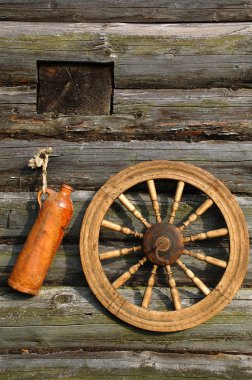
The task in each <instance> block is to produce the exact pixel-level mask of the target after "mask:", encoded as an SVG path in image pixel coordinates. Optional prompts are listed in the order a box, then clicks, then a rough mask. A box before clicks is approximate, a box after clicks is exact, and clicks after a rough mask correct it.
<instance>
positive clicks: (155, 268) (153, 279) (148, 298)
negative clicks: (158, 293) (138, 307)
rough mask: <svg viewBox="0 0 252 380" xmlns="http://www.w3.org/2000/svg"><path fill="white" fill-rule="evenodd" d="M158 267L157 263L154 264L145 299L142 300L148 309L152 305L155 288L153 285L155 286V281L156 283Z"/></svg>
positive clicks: (143, 305)
mask: <svg viewBox="0 0 252 380" xmlns="http://www.w3.org/2000/svg"><path fill="white" fill-rule="evenodd" d="M157 268H158V266H157V265H153V268H152V271H151V275H150V277H149V280H148V286H147V288H146V289H145V292H144V296H143V301H142V307H143V308H144V309H148V307H149V306H150V302H151V296H152V289H153V286H154V283H155V277H156V273H157Z"/></svg>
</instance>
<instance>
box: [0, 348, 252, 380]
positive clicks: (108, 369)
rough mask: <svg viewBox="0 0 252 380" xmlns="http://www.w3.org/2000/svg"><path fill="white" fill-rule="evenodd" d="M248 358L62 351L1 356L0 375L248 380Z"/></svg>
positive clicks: (10, 379) (22, 379)
mask: <svg viewBox="0 0 252 380" xmlns="http://www.w3.org/2000/svg"><path fill="white" fill-rule="evenodd" d="M251 369H252V366H251V357H250V356H248V355H240V354H237V355H230V354H216V355H206V354H190V353H184V354H176V353H157V352H152V351H150V350H148V351H142V352H141V353H140V352H134V351H111V352H108V351H105V350H104V351H101V352H86V351H81V350H77V351H66V352H59V353H48V354H35V353H29V352H26V353H25V350H24V353H23V354H13V355H1V356H0V371H1V374H2V375H1V376H2V378H4V377H6V378H8V380H15V379H17V374H18V378H19V379H20V380H30V379H34V376H35V377H36V380H44V379H46V378H48V377H50V378H52V377H53V379H62V378H64V379H66V380H72V379H83V378H84V379H87V380H91V379H92V380H93V379H95V380H96V379H99V380H100V379H107V378H109V379H118V378H123V379H134V380H139V379H140V378H142V379H149V378H150V377H151V378H152V379H158V380H166V379H168V380H169V379H170V380H174V379H176V378H178V377H183V379H188V380H189V379H192V378H204V379H205V380H212V379H213V378H215V379H228V378H232V379H234V378H238V377H239V376H242V378H243V379H245V380H247V379H248V380H249V379H251Z"/></svg>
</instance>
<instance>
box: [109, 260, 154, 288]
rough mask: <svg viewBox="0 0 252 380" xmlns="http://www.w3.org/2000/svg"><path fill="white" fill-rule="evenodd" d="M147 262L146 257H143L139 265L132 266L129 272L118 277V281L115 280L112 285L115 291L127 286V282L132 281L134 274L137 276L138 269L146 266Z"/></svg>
mask: <svg viewBox="0 0 252 380" xmlns="http://www.w3.org/2000/svg"><path fill="white" fill-rule="evenodd" d="M146 261H147V258H146V257H143V258H142V259H141V260H139V261H138V263H136V264H134V265H132V266H131V267H130V268H129V270H128V271H127V272H124V273H123V274H122V275H121V276H120V277H118V279H117V280H115V281H114V282H113V283H112V285H113V287H114V288H115V289H118V288H120V287H121V286H122V285H124V284H125V282H126V281H128V280H129V279H130V277H131V276H133V274H135V273H136V272H137V271H138V269H139V268H140V267H141V266H142V265H144V263H145V262H146Z"/></svg>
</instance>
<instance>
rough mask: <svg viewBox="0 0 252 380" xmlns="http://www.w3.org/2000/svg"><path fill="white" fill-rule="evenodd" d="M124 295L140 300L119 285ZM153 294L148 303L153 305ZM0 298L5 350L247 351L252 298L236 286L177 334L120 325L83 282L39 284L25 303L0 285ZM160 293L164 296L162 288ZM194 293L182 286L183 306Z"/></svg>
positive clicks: (2, 344)
mask: <svg viewBox="0 0 252 380" xmlns="http://www.w3.org/2000/svg"><path fill="white" fill-rule="evenodd" d="M123 294H124V295H125V296H126V297H135V298H136V299H137V300H138V301H139V302H141V296H140V295H139V293H138V292H137V293H136V294H131V293H128V291H127V290H124V291H123ZM155 294H156V293H155V292H154V293H153V299H152V302H153V303H154V304H158V301H157V298H156V296H155ZM0 297H1V298H0V299H1V302H0V312H1V328H0V333H1V341H0V346H1V349H2V350H6V351H8V350H11V351H12V352H13V351H16V352H17V350H19V349H21V348H26V349H31V350H42V349H43V348H48V349H58V350H59V349H60V348H64V349H69V350H70V349H84V350H89V351H90V350H92V351H93V350H95V349H99V350H102V349H104V350H106V351H109V350H111V349H112V350H129V351H130V350H132V348H133V347H134V350H141V351H143V350H153V351H156V352H158V351H165V352H166V353H167V352H174V351H176V352H181V353H182V352H183V353H186V352H196V353H198V354H199V353H204V352H205V353H206V352H207V353H219V352H223V353H233V354H234V353H235V354H239V353H240V354H241V353H243V354H250V353H251V352H252V345H251V341H252V339H251V338H252V337H251V331H252V326H251V321H252V318H251V313H252V300H251V291H250V290H248V289H244V290H240V291H239V293H238V294H237V296H236V298H235V299H234V300H233V301H232V302H231V303H230V305H229V306H228V307H226V308H225V310H224V311H223V312H222V313H220V314H219V315H217V316H216V317H215V318H213V319H211V320H210V321H208V322H207V323H205V324H202V325H200V326H198V327H196V328H194V329H191V330H187V331H182V332H178V333H176V334H168V333H166V334H157V333H151V332H143V331H141V330H139V329H135V328H133V327H129V326H128V325H125V324H124V323H122V322H120V321H119V320H118V319H117V318H115V317H113V316H111V314H109V313H108V312H106V310H105V309H104V308H103V307H102V306H101V305H100V304H99V302H98V301H97V300H96V298H95V297H94V296H93V294H91V291H90V289H88V288H85V287H44V288H42V291H41V293H40V294H39V295H38V296H37V297H33V298H28V297H26V298H25V302H24V297H25V296H24V295H22V294H18V293H14V292H13V291H12V290H11V289H8V288H1V292H0ZM163 297H164V298H165V297H167V295H166V293H165V294H164V295H163ZM195 297H197V295H194V293H193V291H192V290H191V289H190V288H186V289H185V290H184V292H183V298H182V302H183V305H187V304H188V303H189V304H190V303H191V302H193V300H195ZM164 298H163V300H164ZM162 302H164V301H162V300H161V303H162ZM122 337H123V339H122ZM227 337H228V344H227Z"/></svg>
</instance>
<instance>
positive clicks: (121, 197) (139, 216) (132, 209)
mask: <svg viewBox="0 0 252 380" xmlns="http://www.w3.org/2000/svg"><path fill="white" fill-rule="evenodd" d="M118 199H119V201H120V202H121V203H122V204H123V205H124V206H125V207H126V208H127V209H128V210H129V211H130V212H132V214H133V215H135V217H136V218H137V219H139V220H140V221H141V222H142V223H143V224H144V225H145V227H147V228H150V227H151V224H150V223H148V222H147V220H146V219H145V218H144V217H143V215H142V214H141V213H140V211H138V210H137V209H136V208H135V206H134V205H133V204H132V203H131V202H130V201H129V200H128V198H127V197H126V196H125V195H124V194H121V195H119V197H118Z"/></svg>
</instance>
